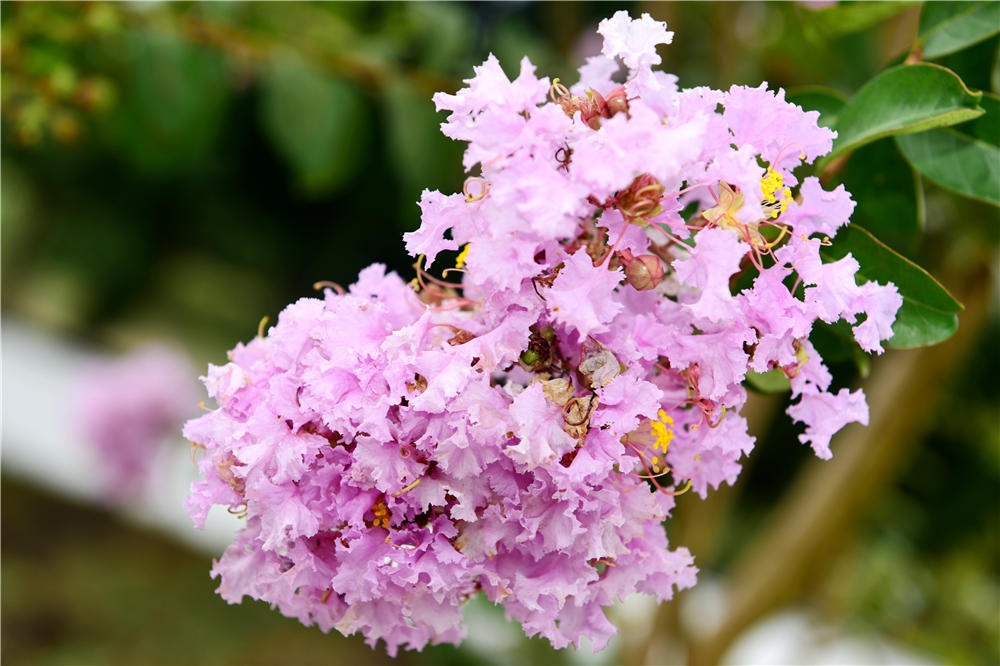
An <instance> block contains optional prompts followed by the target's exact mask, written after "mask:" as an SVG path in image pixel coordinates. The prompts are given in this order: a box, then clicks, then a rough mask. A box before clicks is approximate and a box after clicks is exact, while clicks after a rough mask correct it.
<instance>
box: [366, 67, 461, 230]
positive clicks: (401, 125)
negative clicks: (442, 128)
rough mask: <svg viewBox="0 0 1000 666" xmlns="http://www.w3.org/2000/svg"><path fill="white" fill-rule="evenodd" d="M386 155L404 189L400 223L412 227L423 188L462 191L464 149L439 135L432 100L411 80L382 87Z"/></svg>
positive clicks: (398, 78) (395, 80) (399, 79)
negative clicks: (416, 203)
mask: <svg viewBox="0 0 1000 666" xmlns="http://www.w3.org/2000/svg"><path fill="white" fill-rule="evenodd" d="M381 92H382V103H383V111H384V114H385V121H384V128H385V131H386V138H387V145H386V152H387V156H388V157H389V165H390V167H391V168H392V170H393V172H394V173H395V175H396V178H397V180H398V182H399V184H400V186H401V191H400V192H399V194H398V197H397V198H398V199H399V202H400V204H401V205H402V209H401V212H400V217H399V219H400V220H405V221H406V225H407V226H406V227H405V228H406V229H409V228H411V227H412V224H413V214H414V211H415V210H416V209H415V206H414V203H413V202H414V201H417V200H419V199H420V192H421V190H423V189H424V188H430V189H439V190H441V191H450V190H453V189H454V188H455V187H456V186H459V187H460V180H459V179H460V177H461V176H462V173H461V169H460V167H459V165H460V164H461V160H462V157H461V155H462V146H461V144H459V143H458V142H455V141H451V140H449V139H448V138H447V137H445V136H444V135H442V134H441V133H440V132H439V131H438V123H440V121H441V119H440V118H439V117H438V115H437V113H436V112H435V111H434V104H433V102H431V100H430V99H429V98H428V97H427V96H426V95H424V94H423V93H421V92H420V91H419V90H417V88H416V86H414V84H413V81H412V79H410V78H408V77H403V76H394V77H391V78H388V79H386V81H385V83H384V84H383V86H382V90H381Z"/></svg>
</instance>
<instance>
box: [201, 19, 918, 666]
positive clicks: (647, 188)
mask: <svg viewBox="0 0 1000 666" xmlns="http://www.w3.org/2000/svg"><path fill="white" fill-rule="evenodd" d="M600 32H601V34H602V35H603V36H604V40H605V41H604V49H603V55H600V56H596V57H594V58H591V59H590V60H588V62H587V64H586V65H585V66H584V67H583V68H581V72H580V77H581V78H580V82H579V83H578V84H577V85H575V86H572V87H571V88H570V89H569V90H572V91H573V92H572V93H570V92H569V90H567V89H566V88H565V87H562V86H561V85H553V86H551V87H550V84H549V81H548V79H544V78H543V79H539V78H537V76H536V75H535V70H534V67H533V66H532V65H531V63H530V62H529V61H528V60H527V59H525V60H523V61H522V63H521V70H520V74H519V76H518V77H517V78H516V79H515V80H514V81H511V80H509V79H508V78H507V77H506V76H505V75H504V73H503V71H502V69H501V68H500V65H499V62H498V61H497V60H496V58H494V57H493V56H490V57H489V58H488V59H487V60H486V62H485V63H483V65H482V66H480V67H477V68H476V70H475V76H474V77H473V78H472V79H469V80H468V81H466V84H467V85H466V87H465V88H463V89H462V90H459V91H458V92H456V93H454V94H444V93H439V94H437V95H435V98H434V99H435V102H436V104H437V105H438V108H439V109H441V110H446V111H449V112H450V113H449V115H448V118H447V120H446V121H445V122H444V124H443V125H442V131H443V132H444V133H445V135H446V136H449V137H452V138H454V139H457V140H461V141H465V142H467V146H466V152H465V162H464V164H465V167H466V168H467V169H472V168H474V167H475V166H476V165H477V164H478V165H479V174H480V175H479V176H475V177H474V178H473V179H472V180H470V182H469V183H468V184H467V187H466V191H465V192H463V193H462V194H451V195H446V194H442V193H438V192H424V193H423V195H422V197H421V202H420V206H421V223H420V226H419V228H418V229H416V230H414V231H412V232H410V233H408V234H406V235H405V236H404V240H405V243H406V248H407V250H408V251H409V252H410V253H411V254H413V255H414V256H418V255H424V256H425V257H426V265H424V264H422V263H419V262H418V264H417V265H418V271H420V272H419V274H418V277H417V279H416V280H415V281H413V282H411V283H405V282H404V281H403V279H401V278H400V277H399V276H397V275H395V274H392V273H386V271H385V267H384V266H382V265H378V264H376V265H373V266H371V267H369V268H367V269H365V270H364V271H362V273H361V275H360V276H359V279H358V281H357V283H355V284H354V285H351V287H350V288H349V290H348V292H347V293H346V294H335V293H334V292H333V291H332V290H327V291H326V293H325V294H324V298H322V299H316V298H309V299H302V300H300V301H298V302H296V303H294V304H292V305H290V306H288V307H287V308H286V309H285V311H284V312H282V314H281V316H280V318H279V321H278V324H277V325H276V326H274V327H273V328H271V329H270V330H269V331H268V332H267V334H266V335H265V336H263V337H259V338H256V339H254V340H253V341H251V342H250V343H248V344H246V345H238V346H237V347H236V349H234V350H233V352H232V355H231V362H230V363H229V364H227V365H225V366H223V367H221V368H215V367H211V368H210V369H209V372H208V374H207V376H206V378H205V385H206V388H207V389H208V392H209V394H210V396H211V397H213V398H214V399H215V400H216V402H217V405H218V406H217V408H216V409H215V410H213V411H211V412H210V413H207V414H204V415H203V416H201V417H200V418H198V419H195V420H192V421H190V422H188V424H187V425H186V426H185V431H184V432H185V435H186V436H187V437H188V438H189V439H191V440H192V441H194V442H196V443H198V444H199V445H200V446H201V447H203V449H204V450H203V453H202V455H201V458H200V460H199V469H200V471H201V473H202V476H203V479H202V480H200V481H198V482H196V483H195V484H194V485H193V486H192V491H191V495H190V497H189V499H188V503H187V506H188V510H189V511H190V512H191V514H192V517H193V519H194V521H195V523H196V524H199V525H201V524H203V523H204V520H205V516H206V515H207V513H208V511H209V509H210V508H211V507H212V506H213V505H216V504H219V505H223V506H227V507H229V509H230V510H231V511H233V512H236V513H240V514H242V515H245V517H246V521H247V522H246V525H245V527H244V529H243V530H242V531H241V533H240V534H239V536H238V537H237V541H236V543H235V544H234V545H233V546H231V547H230V548H229V549H228V550H227V551H226V553H225V554H224V555H223V556H222V559H221V560H220V561H219V562H218V564H217V565H216V566H215V567H214V568H213V570H212V572H213V575H214V576H217V577H219V578H220V586H219V593H220V594H221V595H222V596H223V597H224V598H225V599H227V600H228V601H231V602H234V603H235V602H238V601H239V600H240V599H241V598H242V597H243V596H244V595H249V596H251V597H253V598H257V599H262V600H264V601H267V602H268V603H270V604H272V605H274V606H275V607H276V608H278V609H279V610H280V611H281V612H282V613H284V614H286V615H288V616H290V617H295V618H298V619H300V620H301V621H302V622H304V623H306V624H310V623H315V624H317V625H318V626H319V627H320V628H322V629H323V630H329V629H331V628H336V629H337V630H339V631H341V632H344V633H352V632H355V631H360V632H362V633H363V634H364V635H365V637H366V639H367V640H368V642H369V643H371V644H375V643H376V642H377V641H379V640H383V641H385V643H386V647H387V649H388V651H389V652H390V653H391V654H395V653H396V651H397V650H398V649H399V648H400V647H404V648H408V649H420V648H422V647H423V646H424V645H426V644H428V643H431V642H457V641H459V640H461V637H462V635H463V631H464V630H463V628H462V626H461V607H462V605H463V604H464V602H465V601H466V600H467V599H468V598H470V597H471V596H472V595H474V594H477V593H479V592H482V593H483V594H485V596H486V597H487V598H488V599H489V600H491V601H493V602H494V603H496V604H499V605H502V606H503V607H504V609H505V611H506V613H507V615H508V617H510V618H512V619H514V620H516V621H518V622H520V623H521V626H522V627H523V628H524V630H525V632H526V633H527V634H528V635H532V636H533V635H542V636H544V637H546V638H547V639H548V640H549V641H550V642H551V643H552V644H553V645H554V646H556V647H563V646H566V645H568V644H570V643H572V644H579V641H580V640H581V639H582V638H583V637H589V638H590V639H591V640H592V641H593V643H594V645H595V646H596V647H598V648H600V647H601V646H603V645H604V644H605V643H606V642H607V640H608V638H609V637H610V636H611V635H612V633H613V632H614V627H613V626H612V625H611V624H610V623H609V622H608V621H607V619H606V617H605V615H604V611H603V609H604V607H606V606H608V605H610V604H612V603H614V602H615V600H616V599H620V598H623V597H625V596H627V595H629V594H632V593H635V592H639V593H644V594H652V595H654V596H656V598H657V599H659V600H666V599H669V598H670V597H671V596H672V594H673V592H674V590H676V589H682V588H685V587H690V586H691V585H693V584H694V580H695V575H696V572H697V570H696V568H695V567H694V565H693V560H692V557H691V554H690V553H689V552H688V551H687V550H686V549H684V548H674V549H673V550H671V549H670V545H669V544H668V541H667V538H666V535H665V533H664V530H663V526H662V522H663V521H664V520H667V519H668V518H669V515H670V512H671V510H672V509H673V507H674V505H675V499H674V498H675V495H677V494H680V493H683V492H685V491H686V490H688V489H693V490H694V491H695V492H697V493H699V494H701V495H702V496H705V495H706V494H707V493H708V491H709V489H711V488H717V487H718V486H719V485H720V484H721V483H730V484H731V483H733V482H735V480H736V478H737V477H738V475H739V473H740V471H741V468H742V461H743V458H744V456H747V455H749V454H750V452H751V451H752V449H753V446H754V439H753V437H751V436H750V435H749V434H748V424H747V422H746V420H745V419H744V418H743V416H741V415H740V411H741V409H742V407H743V405H744V404H745V402H746V399H747V394H746V389H745V388H744V387H743V381H744V378H745V377H746V374H747V372H748V371H750V370H753V371H757V372H764V371H767V370H771V369H775V370H777V371H780V372H783V373H785V375H786V376H788V377H789V379H790V382H791V387H792V395H793V398H797V399H798V402H797V403H795V404H794V405H793V406H792V407H790V408H789V410H788V413H789V414H790V415H791V416H792V417H793V418H794V419H796V420H799V421H802V422H804V423H805V424H806V430H805V433H804V434H803V435H802V436H801V437H800V439H801V440H802V441H803V442H805V443H809V444H811V445H812V447H813V449H814V450H815V451H816V453H817V455H819V456H820V457H829V456H830V454H831V451H830V439H831V437H832V435H833V434H834V433H835V432H836V431H837V430H839V429H840V428H841V427H842V426H843V425H844V424H846V423H847V422H850V421H862V422H865V421H866V420H867V407H866V406H865V402H864V395H863V394H862V393H861V392H860V391H854V392H849V391H847V390H846V389H845V390H841V391H840V392H839V393H837V394H832V393H828V392H827V389H828V388H829V386H830V383H831V381H832V378H831V376H830V373H829V371H828V370H827V368H826V366H825V365H824V363H823V360H822V358H821V357H820V356H819V354H818V352H817V350H816V349H815V347H814V346H813V345H812V344H811V343H810V341H809V335H810V333H811V331H812V329H813V325H814V324H815V322H816V321H817V320H823V321H828V322H834V321H838V320H840V319H844V320H846V321H847V322H849V323H851V324H853V325H854V326H855V328H854V330H855V336H856V338H857V340H858V342H859V344H860V345H861V346H862V348H863V349H865V350H869V351H881V344H880V342H881V341H882V340H885V339H886V338H888V337H889V336H891V334H892V323H893V321H894V317H895V313H896V310H897V309H898V307H899V304H900V303H901V299H900V298H899V296H898V293H897V292H896V290H895V287H893V286H892V285H879V284H875V283H863V284H861V285H858V284H857V280H858V275H857V274H858V269H859V266H858V264H857V262H856V261H855V260H854V259H853V257H851V256H850V255H848V256H847V257H844V258H843V259H841V260H840V261H837V262H832V263H824V262H823V258H822V257H821V255H820V252H819V248H820V247H821V243H822V242H823V241H822V239H820V238H810V236H812V235H813V234H823V235H832V234H833V233H834V232H835V231H836V230H837V229H838V228H839V227H840V226H842V225H843V224H846V222H847V219H848V218H849V217H850V214H851V212H852V210H853V207H854V202H853V201H852V200H851V198H850V195H849V194H848V193H847V192H846V191H845V190H844V189H843V188H842V187H841V188H838V189H836V190H834V191H832V192H826V191H824V190H823V189H822V187H821V186H820V184H819V181H818V180H816V179H806V180H805V181H804V182H803V183H802V184H801V185H799V184H798V183H797V181H796V180H795V178H794V177H793V176H792V174H791V169H792V168H793V167H794V166H796V165H797V164H798V163H799V161H800V159H805V160H806V161H811V160H812V159H814V158H815V157H817V156H818V155H820V154H822V153H824V152H826V151H827V150H829V148H830V142H831V141H832V138H833V134H832V133H831V132H829V131H828V130H825V129H823V128H820V127H818V126H817V124H816V114H814V113H805V112H803V111H802V110H801V109H800V108H798V107H796V106H794V105H792V104H789V103H787V102H786V101H785V100H784V93H783V92H781V91H778V92H777V93H775V92H772V91H769V90H767V88H766V86H761V87H758V88H747V87H740V86H735V87H733V88H731V89H730V90H729V91H728V92H722V91H715V90H710V89H708V88H695V89H690V90H680V91H678V90H677V87H676V80H675V77H673V76H672V75H668V74H665V73H663V72H658V71H654V70H653V69H652V65H654V64H658V63H659V62H660V59H659V56H658V55H657V53H656V46H657V45H658V44H663V43H669V42H670V40H671V38H672V33H670V32H668V31H667V30H666V26H665V25H664V24H662V23H659V22H657V21H654V20H653V19H651V18H650V17H649V16H648V15H645V14H644V15H643V16H642V18H640V19H638V20H632V19H630V18H629V16H628V14H627V13H625V12H619V13H617V14H615V16H614V17H612V18H611V19H608V20H606V21H603V22H602V23H601V27H600ZM618 58H620V59H621V60H622V61H623V62H624V64H625V65H626V66H627V67H628V68H629V70H630V71H629V75H628V76H629V79H628V81H627V82H626V84H625V85H624V88H622V87H620V86H615V85H614V84H613V82H612V80H611V77H612V75H613V74H614V73H615V72H616V71H617V69H618V64H617V61H616V59H618ZM550 96H551V98H550ZM800 156H801V157H800ZM793 187H795V188H797V191H798V192H797V193H798V195H800V202H798V203H797V202H796V201H795V197H794V196H793V193H792V190H791V188H793ZM682 188H683V189H682ZM692 204H694V206H693V208H695V209H696V210H695V211H694V212H693V213H688V212H685V210H686V208H687V207H688V206H692ZM768 225H773V226H775V227H777V228H780V229H779V231H780V234H779V233H778V231H775V235H779V236H780V237H779V238H778V239H777V240H772V241H769V240H767V238H766V237H765V234H764V232H765V231H766V227H767V226H768ZM775 235H772V236H771V237H772V238H774V237H775ZM446 250H461V254H460V255H459V264H460V265H459V266H457V268H459V269H460V270H461V271H462V272H461V273H451V272H450V271H449V275H450V277H448V276H444V275H442V277H446V278H447V279H448V280H449V281H448V282H444V281H442V279H441V278H437V277H434V276H432V275H429V274H427V273H426V272H425V271H426V268H427V267H430V266H431V265H432V264H433V265H435V267H437V264H434V262H435V260H436V258H437V257H438V255H439V253H440V252H442V251H446ZM640 257H641V262H642V270H643V274H642V276H641V277H642V280H637V279H636V270H638V269H637V268H636V266H635V264H636V262H637V261H639V258H640ZM754 274H756V277H753V275H754ZM456 276H460V277H456ZM751 278H752V280H751ZM738 284H747V285H750V286H748V287H745V288H742V291H740V290H739V289H740V287H737V286H736V285H738Z"/></svg>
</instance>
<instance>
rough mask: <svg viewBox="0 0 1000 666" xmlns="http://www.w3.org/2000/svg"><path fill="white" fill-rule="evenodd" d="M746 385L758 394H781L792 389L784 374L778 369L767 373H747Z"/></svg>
mask: <svg viewBox="0 0 1000 666" xmlns="http://www.w3.org/2000/svg"><path fill="white" fill-rule="evenodd" d="M747 384H748V385H749V386H750V387H752V388H753V389H754V390H756V391H758V392H760V393H783V392H785V391H787V390H789V389H790V388H791V387H792V384H791V382H790V381H789V380H788V377H787V376H786V375H785V373H784V372H782V371H781V370H778V369H774V370H768V371H767V372H753V371H752V370H751V371H749V372H747Z"/></svg>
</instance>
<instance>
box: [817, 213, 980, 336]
mask: <svg viewBox="0 0 1000 666" xmlns="http://www.w3.org/2000/svg"><path fill="white" fill-rule="evenodd" d="M848 253H850V254H851V255H852V256H853V257H854V259H855V260H857V262H858V264H859V265H860V267H861V268H860V270H859V271H858V276H857V277H858V280H859V281H861V282H866V281H875V282H879V283H881V284H886V283H889V282H892V283H893V284H895V285H896V288H897V289H898V290H899V294H900V296H902V297H903V305H902V307H900V309H899V312H897V313H896V322H895V323H894V324H893V326H892V330H893V336H892V338H890V339H889V341H888V342H887V343H886V345H887V346H889V347H901V348H909V347H919V346H921V345H930V344H934V343H936V342H941V341H942V340H945V339H947V338H949V337H950V336H951V335H952V334H953V333H954V332H955V330H956V329H957V328H958V316H957V315H958V312H960V311H961V310H962V304H961V303H959V302H958V301H956V300H955V298H954V297H953V296H952V295H951V294H950V293H948V290H947V289H945V288H944V287H943V286H941V283H940V282H938V281H937V280H935V279H934V278H933V277H932V276H931V275H930V273H928V272H927V271H925V270H924V269H923V268H921V267H920V266H918V265H917V264H915V263H913V262H912V261H910V260H909V259H907V258H906V257H904V256H902V255H901V254H899V253H898V252H895V251H894V250H893V249H892V248H890V247H889V246H888V245H886V244H885V243H883V242H882V241H880V240H878V239H877V238H875V237H874V236H872V235H871V233H870V232H868V231H867V230H866V229H864V228H863V227H861V226H859V225H856V224H851V225H849V226H848V227H846V228H844V229H841V230H840V232H838V233H837V236H836V238H835V239H834V242H833V245H832V246H830V247H828V248H826V249H825V250H824V251H823V255H824V258H826V259H827V260H828V261H836V260H837V259H841V258H843V257H844V256H845V255H847V254H848Z"/></svg>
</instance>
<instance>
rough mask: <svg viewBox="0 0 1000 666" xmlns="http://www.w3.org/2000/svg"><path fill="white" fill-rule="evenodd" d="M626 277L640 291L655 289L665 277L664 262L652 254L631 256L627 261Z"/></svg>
mask: <svg viewBox="0 0 1000 666" xmlns="http://www.w3.org/2000/svg"><path fill="white" fill-rule="evenodd" d="M625 277H626V278H627V279H628V283H629V284H630V285H632V286H633V287H635V288H636V289H638V290H639V291H645V290H647V289H654V288H655V287H656V285H658V284H660V280H662V279H663V263H662V262H661V261H660V258H659V257H656V256H654V255H652V254H641V255H639V256H638V257H631V260H626V262H625Z"/></svg>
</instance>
